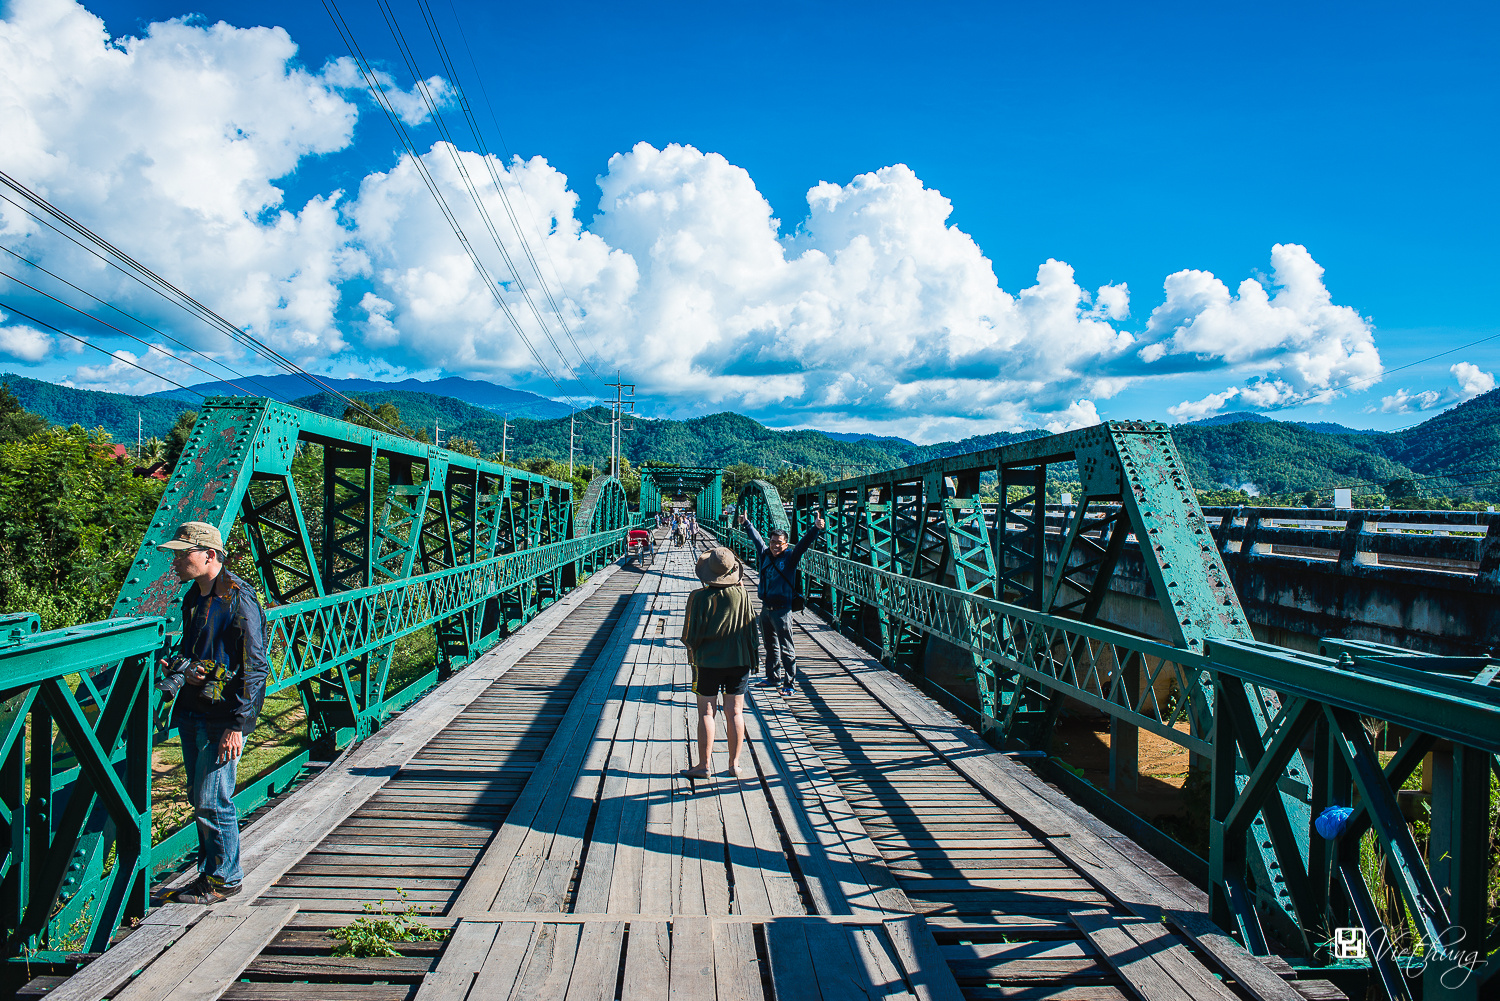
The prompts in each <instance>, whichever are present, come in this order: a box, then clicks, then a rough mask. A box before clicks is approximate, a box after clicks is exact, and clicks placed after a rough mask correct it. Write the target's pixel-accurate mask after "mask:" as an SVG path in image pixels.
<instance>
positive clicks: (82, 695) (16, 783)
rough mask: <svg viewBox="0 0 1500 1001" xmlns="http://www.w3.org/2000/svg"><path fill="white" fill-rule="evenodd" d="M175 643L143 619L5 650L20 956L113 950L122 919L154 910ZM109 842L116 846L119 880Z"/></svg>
mask: <svg viewBox="0 0 1500 1001" xmlns="http://www.w3.org/2000/svg"><path fill="white" fill-rule="evenodd" d="M30 619H31V626H32V629H34V626H35V617H34V616H32V617H30ZM164 635H165V624H164V623H163V621H162V620H161V619H160V618H147V617H142V618H136V619H128V620H115V619H110V620H106V621H104V622H95V623H89V624H88V625H83V626H77V627H74V628H71V629H57V630H53V631H51V632H46V633H36V632H34V631H32V630H31V629H28V630H26V631H25V633H24V634H23V635H22V636H20V637H17V638H15V639H14V641H12V642H5V643H0V849H3V853H4V854H3V863H0V917H3V922H4V925H3V927H4V930H5V935H6V950H7V954H8V955H17V954H22V955H31V954H36V953H37V952H39V951H41V950H43V949H48V950H50V951H54V952H56V951H61V952H87V951H102V950H103V949H104V948H106V947H107V945H108V944H109V940H110V936H111V935H113V933H114V930H115V929H116V928H117V927H118V926H119V924H120V922H121V921H122V920H124V919H126V918H130V917H139V916H142V915H144V914H145V912H146V906H147V903H148V894H149V890H150V882H149V878H150V872H151V747H150V739H151V718H152V717H151V713H152V696H153V695H154V693H155V689H154V688H153V687H152V685H151V676H152V675H151V659H152V657H153V656H154V655H155V652H156V650H157V649H158V648H159V647H160V646H161V644H162V640H163V638H164ZM103 664H110V665H111V666H110V667H109V669H107V670H104V671H98V672H97V673H91V672H93V671H95V670H96V669H97V668H98V667H99V666H101V665H103ZM70 677H76V678H77V679H78V680H77V685H76V687H70V686H69V684H68V679H69V678H70ZM105 841H108V842H109V843H110V844H111V845H113V847H114V849H115V851H114V854H113V858H112V859H110V860H109V861H110V865H109V866H108V871H107V872H106V866H105V861H106V855H105V853H104V851H102V850H101V849H102V847H103V844H104V842H105Z"/></svg>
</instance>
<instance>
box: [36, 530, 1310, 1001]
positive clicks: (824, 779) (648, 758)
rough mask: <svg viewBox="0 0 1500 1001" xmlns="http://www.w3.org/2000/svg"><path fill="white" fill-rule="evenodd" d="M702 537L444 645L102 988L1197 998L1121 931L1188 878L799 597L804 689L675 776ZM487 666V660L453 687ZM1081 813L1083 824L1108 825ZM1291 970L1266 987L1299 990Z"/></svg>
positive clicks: (689, 711)
mask: <svg viewBox="0 0 1500 1001" xmlns="http://www.w3.org/2000/svg"><path fill="white" fill-rule="evenodd" d="M693 555H694V553H693V551H692V549H691V548H688V547H684V548H679V549H668V550H666V551H665V552H663V553H662V554H660V555H659V556H658V557H657V559H656V561H655V564H654V565H653V566H651V567H650V568H647V569H645V570H644V571H642V570H640V569H638V568H619V569H616V570H615V571H613V572H612V573H611V574H610V575H608V576H607V577H606V578H605V579H604V580H603V582H602V583H601V584H600V585H599V586H598V587H597V589H596V590H594V591H593V593H592V594H589V595H588V596H587V597H583V598H580V599H579V600H578V601H577V602H576V604H575V605H573V606H572V607H571V608H569V609H567V610H566V612H567V614H566V616H563V615H561V614H559V615H557V616H555V617H554V618H553V620H551V622H550V624H546V623H542V622H541V620H538V623H536V624H534V625H536V626H537V627H538V628H537V629H536V630H534V635H533V636H532V637H531V638H530V639H528V640H526V642H530V643H532V644H533V645H532V646H531V647H530V648H529V649H528V650H526V651H525V652H521V653H519V655H518V654H517V652H516V651H518V650H519V648H516V649H515V650H513V651H512V652H511V653H509V654H507V653H506V650H507V648H508V647H510V646H511V644H512V643H513V642H518V641H521V640H522V639H523V637H521V636H518V637H516V638H515V639H514V640H513V641H508V642H507V644H502V646H501V647H500V648H498V649H497V650H496V651H494V652H492V653H491V654H490V655H488V656H489V657H497V658H504V657H507V656H508V657H509V658H510V661H508V662H507V663H508V666H505V667H503V669H502V668H500V667H495V668H486V667H485V661H484V660H483V659H482V660H481V661H480V663H478V664H476V665H475V666H474V667H473V668H471V669H469V670H467V671H465V672H460V673H459V674H458V675H456V676H455V678H454V679H453V681H452V682H449V683H447V684H445V686H443V687H440V688H439V689H438V690H437V691H435V692H434V693H432V694H431V695H429V696H428V697H427V698H425V699H423V700H422V701H421V702H419V703H417V704H416V705H415V706H414V707H413V708H412V709H411V710H409V714H410V716H411V719H409V720H402V721H398V724H397V725H395V726H393V727H392V728H390V730H389V732H388V733H383V734H382V736H381V738H378V739H377V740H373V741H371V742H369V743H370V744H371V745H372V746H371V747H370V749H369V750H368V751H367V752H361V754H357V755H355V756H354V759H353V760H351V761H350V762H349V763H348V765H347V767H346V768H345V769H344V772H345V774H346V776H347V777H346V778H344V779H340V778H339V777H338V776H337V775H335V776H331V777H330V778H329V779H328V781H327V782H325V783H323V784H322V785H318V784H316V783H309V784H308V787H307V788H305V789H303V790H299V792H298V793H295V794H293V796H291V797H289V798H288V799H287V801H286V802H284V803H283V804H281V805H280V806H278V807H277V808H276V810H273V811H271V812H270V813H268V814H267V815H266V817H265V818H263V819H262V820H261V821H260V822H259V823H257V824H256V825H255V826H254V827H252V828H249V829H247V830H246V832H245V843H246V846H247V860H251V861H253V862H254V864H253V865H252V864H248V863H247V880H246V886H247V892H246V894H245V895H244V896H243V897H240V898H234V899H232V900H231V901H229V902H227V903H226V904H223V905H219V907H218V908H216V909H215V913H214V916H213V921H212V923H210V922H207V921H205V920H204V918H203V909H201V908H200V909H189V910H177V911H173V910H172V909H171V908H165V909H163V913H162V914H161V915H154V916H153V919H154V920H159V921H163V922H167V921H175V922H177V924H176V925H174V926H173V927H174V928H178V929H179V930H178V931H177V933H176V938H173V939H170V941H173V942H175V944H172V945H170V946H167V945H165V944H163V946H162V947H161V948H159V949H157V951H156V952H153V953H151V955H150V957H148V959H147V961H145V962H141V961H140V960H139V958H136V959H133V960H131V961H132V962H135V963H136V964H137V965H138V966H143V967H144V970H143V971H142V972H141V973H140V975H139V976H137V977H136V978H135V980H134V981H132V982H130V983H129V984H128V985H127V986H125V987H124V988H123V989H122V990H120V991H118V992H117V993H114V994H113V995H112V996H115V997H118V998H122V999H128V998H131V997H140V998H145V997H150V998H151V999H152V1001H159V998H166V999H172V998H176V997H187V996H189V995H190V994H191V995H192V996H194V997H204V996H210V997H212V996H222V997H225V998H241V999H246V1001H249V999H258V1001H263V999H271V998H285V999H318V1001H329V999H335V998H358V999H361V1001H386V999H390V1001H395V999H398V998H399V999H407V998H413V997H417V998H422V999H424V1001H427V999H437V998H472V999H475V1001H480V999H491V998H499V999H504V998H516V999H527V1001H530V999H550V998H556V999H560V1001H561V999H565V998H574V997H588V998H595V999H600V1001H602V999H605V998H616V997H618V998H628V999H634V998H642V999H646V998H661V999H666V998H668V997H671V998H673V999H678V998H682V999H698V998H701V999H724V1001H728V999H747V1001H748V999H757V1001H758V999H765V1001H773V999H775V1001H787V999H793V998H807V999H820V1001H833V999H835V998H838V999H843V998H877V997H883V998H912V999H922V1001H958V999H959V998H963V997H966V998H971V999H979V998H1071V999H1085V998H1089V999H1093V998H1126V997H1132V996H1145V997H1151V998H1154V997H1176V996H1178V995H1177V994H1173V993H1172V991H1173V990H1176V991H1178V992H1179V993H1180V992H1182V991H1184V990H1187V988H1186V987H1184V984H1191V985H1192V990H1194V991H1198V992H1199V993H1196V994H1194V993H1189V994H1187V995H1186V996H1192V997H1198V996H1205V995H1204V994H1203V992H1204V991H1207V992H1208V993H1209V994H1210V995H1212V993H1213V990H1214V988H1209V987H1206V986H1205V983H1206V980H1213V979H1214V977H1213V976H1212V974H1211V973H1207V972H1201V971H1203V969H1204V967H1203V965H1202V962H1201V957H1200V956H1199V952H1201V950H1200V949H1199V948H1198V946H1197V945H1196V944H1195V943H1192V942H1190V941H1188V940H1187V939H1185V938H1180V937H1178V936H1176V935H1174V934H1172V933H1171V932H1170V931H1162V932H1161V933H1160V934H1158V935H1157V936H1156V938H1154V939H1151V940H1149V941H1146V940H1138V939H1137V938H1131V937H1130V936H1132V935H1135V936H1137V937H1139V936H1141V935H1143V934H1144V933H1143V932H1141V931H1140V929H1139V928H1138V927H1137V925H1138V924H1139V916H1138V915H1139V913H1140V908H1139V906H1138V905H1137V904H1138V902H1135V901H1134V898H1133V897H1132V896H1131V894H1130V893H1123V894H1122V893H1121V892H1120V890H1119V886H1120V885H1125V884H1128V885H1131V886H1136V885H1141V886H1145V885H1147V884H1149V888H1150V892H1151V893H1155V894H1157V896H1158V897H1159V898H1160V899H1161V900H1162V901H1164V902H1166V903H1168V904H1170V905H1172V906H1180V907H1183V908H1186V909H1189V910H1192V909H1198V908H1200V907H1201V901H1199V900H1194V899H1189V898H1188V897H1185V896H1184V895H1183V894H1182V891H1181V887H1180V886H1177V885H1175V884H1174V885H1168V884H1167V883H1163V882H1162V881H1160V880H1158V879H1156V877H1155V876H1153V875H1152V873H1150V872H1148V871H1147V869H1145V868H1141V867H1139V866H1134V865H1132V864H1130V863H1128V861H1123V860H1125V856H1124V855H1119V854H1116V855H1114V856H1110V857H1109V858H1108V859H1100V858H1099V857H1097V856H1090V857H1092V858H1094V860H1095V861H1096V862H1099V863H1100V866H1099V867H1093V868H1090V867H1088V866H1084V865H1081V864H1080V863H1079V856H1078V854H1077V852H1076V851H1072V850H1071V849H1069V850H1068V851H1072V854H1068V851H1061V850H1059V848H1058V838H1057V835H1058V834H1060V833H1064V832H1058V831H1052V830H1048V829H1047V827H1048V825H1049V824H1051V823H1054V821H1052V820H1050V819H1049V820H1045V821H1042V822H1040V824H1039V822H1038V821H1036V819H1035V818H1028V817H1025V816H1018V815H1017V814H1016V813H1015V812H1014V811H1012V810H1010V809H1006V808H1005V807H1003V806H1002V805H1000V804H1001V803H1002V802H1004V800H1003V796H1002V797H1000V798H997V795H996V793H995V790H993V789H989V788H986V787H985V785H984V782H983V781H979V780H976V778H975V773H974V771H973V769H972V764H973V762H975V761H979V762H987V761H989V759H992V758H998V757H999V756H997V755H993V753H992V752H987V751H985V750H984V749H982V748H981V747H976V746H973V745H962V746H959V744H957V743H955V744H954V746H952V747H948V748H947V749H946V751H944V750H943V749H942V748H940V747H939V746H938V745H937V744H935V743H934V739H935V738H934V737H933V736H932V732H936V731H935V730H934V729H933V728H939V729H940V728H941V726H944V725H947V723H945V722H944V721H943V720H941V719H936V720H934V719H927V720H925V722H924V720H923V719H921V718H918V717H919V716H920V714H917V715H912V713H913V712H915V710H912V712H908V710H907V709H906V708H903V706H905V705H906V704H905V703H904V702H902V701H901V700H902V699H904V698H907V697H908V696H907V695H903V694H902V693H901V692H900V691H899V690H897V689H890V690H886V689H882V688H879V687H878V686H872V683H871V682H870V681H869V677H868V675H867V674H864V673H861V672H868V671H869V670H870V665H869V664H868V663H864V664H856V663H855V662H854V660H852V659H851V657H850V656H849V655H847V653H839V652H835V651H836V650H837V648H836V647H834V646H831V645H830V642H829V639H828V636H827V635H826V633H827V630H826V628H821V627H820V626H819V625H818V624H817V623H816V622H815V621H814V620H811V619H807V620H806V621H805V622H804V624H803V626H802V627H801V628H802V629H803V632H802V634H801V636H800V637H799V641H800V644H801V646H800V650H801V653H802V656H801V668H802V676H801V678H800V679H799V688H798V691H797V692H796V693H795V694H793V695H792V696H790V697H783V696H781V695H780V694H778V693H776V692H774V691H771V690H769V689H755V690H753V692H752V694H751V696H750V698H749V700H748V707H747V711H746V720H747V727H748V730H749V746H748V748H747V751H746V754H745V757H744V759H743V764H744V765H745V766H746V767H745V769H744V772H743V776H742V777H740V778H738V779H736V778H733V777H730V776H728V775H727V774H726V768H727V761H726V760H725V756H724V750H723V743H722V721H721V726H720V733H721V742H720V744H719V751H718V754H717V756H716V760H715V773H716V774H715V777H714V778H712V779H710V780H707V781H693V780H689V779H686V778H684V777H682V776H681V775H680V774H679V771H680V769H682V768H685V767H686V766H687V765H688V763H689V755H690V754H691V741H692V739H693V733H694V726H695V720H694V716H695V712H694V708H693V696H692V694H691V691H690V687H689V685H690V681H691V670H690V668H689V666H688V664H687V661H686V656H685V651H684V650H683V649H682V647H681V645H680V643H678V642H677V639H676V637H677V635H678V634H679V632H680V630H681V617H682V612H683V606H684V603H685V600H686V596H687V594H688V592H689V591H690V590H691V589H692V588H693V587H695V586H696V585H697V581H696V580H695V578H694V577H693V575H692V572H691V567H692V558H693ZM528 628H531V627H528ZM497 663H498V662H497ZM484 670H491V673H497V672H498V673H497V676H495V677H494V679H493V680H492V681H490V682H489V683H488V684H480V683H478V682H473V683H470V685H469V687H468V688H467V689H466V688H464V687H462V682H463V678H464V676H465V675H466V674H468V673H469V672H470V671H474V672H483V671H484ZM877 670H878V668H877ZM476 677H481V678H482V677H484V675H482V673H481V674H477V675H476ZM886 677H887V678H890V680H891V683H892V684H898V685H904V682H899V681H897V680H896V679H894V678H893V677H891V676H889V675H886ZM908 691H909V693H910V696H911V697H914V698H918V699H920V698H921V696H920V695H916V693H915V690H914V689H909V686H908ZM892 692H895V695H892V694H891V693H892ZM445 699H446V700H447V703H446V705H447V707H448V709H447V713H448V714H447V715H446V716H445V715H443V711H442V710H443V707H444V705H445V702H444V700H445ZM913 705H915V703H913ZM949 722H951V721H949ZM924 726H926V727H928V730H924V729H923V727H924ZM424 728H425V729H424ZM929 731H931V732H929ZM382 740H383V741H384V742H383V743H382ZM407 742H409V743H410V744H411V745H412V746H411V747H410V748H409V749H407V750H405V751H403V750H401V747H402V746H403V745H404V744H405V743H407ZM1001 760H1002V761H1003V760H1004V759H1001ZM391 762H395V766H394V767H392V765H391V764H390V763H391ZM1004 766H1008V767H1012V768H1014V767H1015V766H1014V765H1012V764H1011V763H1010V762H1008V761H1004ZM991 767H1002V766H1001V765H991ZM339 782H342V783H343V785H339V784H338V783H339ZM340 790H342V791H340ZM351 803H352V808H349V807H350V804H351ZM1074 809H1075V810H1076V808H1074ZM339 810H343V811H344V812H343V813H339V812H338V811H339ZM278 811H279V813H278ZM320 811H321V812H320ZM1084 817H1085V815H1084V814H1083V813H1082V811H1081V810H1078V811H1077V816H1076V820H1077V824H1078V827H1079V831H1080V833H1083V831H1084V828H1086V827H1087V828H1088V829H1089V830H1096V829H1097V828H1099V827H1100V826H1101V825H1099V824H1098V822H1097V821H1093V820H1092V818H1088V820H1085V819H1084ZM299 825H300V826H299ZM320 825H321V826H320ZM287 832H291V833H290V834H288V833H287ZM1111 833H1113V832H1111ZM1115 837H1116V838H1118V835H1115ZM1121 840H1123V839H1121ZM1098 854H1099V855H1106V854H1107V852H1104V851H1103V850H1100V851H1099V853H1098ZM1106 862H1107V863H1108V864H1107V865H1106ZM1121 865H1129V866H1130V868H1131V869H1132V872H1131V873H1129V874H1128V876H1127V875H1126V874H1123V873H1122V872H1121V871H1120V868H1119V867H1120V866H1121ZM1111 866H1113V867H1114V868H1111ZM1122 881H1123V882H1122ZM179 906H180V905H179ZM402 908H410V909H411V910H413V911H415V912H417V915H418V916H419V918H420V920H421V921H422V922H424V923H425V924H427V925H429V926H431V927H434V928H438V929H443V930H446V932H447V937H446V939H445V940H442V941H409V942H404V941H393V942H390V943H389V951H390V952H391V953H393V954H391V955H371V956H356V957H347V956H336V955H334V954H333V953H334V951H335V949H336V948H338V947H339V946H340V944H341V943H340V940H339V939H338V937H337V933H338V932H339V930H340V929H341V928H343V927H345V926H347V925H349V924H350V923H352V922H355V921H357V920H359V919H361V918H363V917H366V916H368V914H369V912H370V911H371V910H375V911H379V910H381V909H384V910H386V911H390V910H393V909H402ZM1120 936H1124V938H1123V939H1121V938H1120ZM1162 936H1166V937H1165V938H1163V937H1162ZM126 941H129V939H127V940H126ZM164 941H165V940H164ZM1121 942H1123V943H1125V944H1124V945H1121V944H1120V943H1121ZM1189 946H1191V951H1190V950H1189ZM110 959H111V956H110V954H108V953H107V954H106V955H105V956H104V957H103V958H101V959H100V960H98V961H97V962H98V963H99V964H107V963H108V962H109V961H110ZM105 968H106V967H105V966H101V967H100V969H101V970H103V969H105ZM194 970H198V971H199V972H198V973H196V974H194V973H193V971H194ZM173 971H185V972H183V973H182V975H181V976H179V977H177V979H176V980H173V979H172V978H173V977H174V976H176V974H175V973H174V972H173ZM1185 971H1186V972H1185ZM1218 972H1221V973H1222V972H1223V971H1222V970H1219V971H1218ZM1200 973H1201V975H1200ZM125 976H128V973H127V974H126V975H125ZM194 977H196V978H197V979H194ZM204 977H208V978H209V980H210V983H209V984H207V985H205V983H204V980H203V978H204ZM1162 978H1165V980H1163V979H1162ZM1205 978H1206V980H1205ZM76 979H77V978H75V980H76ZM1159 981H1160V982H1161V983H1169V984H1172V985H1175V987H1161V986H1160V984H1159V983H1158V982H1159ZM122 982H123V980H122ZM1215 982H1216V983H1217V982H1218V981H1215ZM1152 985H1156V986H1152ZM71 986H73V983H72V982H69V983H64V984H62V985H61V986H59V987H58V988H57V991H56V992H55V996H58V997H64V998H66V997H68V996H69V994H68V991H69V989H70V987H71ZM1223 990H1225V991H1226V993H1225V995H1224V996H1225V997H1229V996H1234V995H1233V994H1232V991H1231V989H1230V988H1223ZM1287 992H1288V993H1287V994H1285V995H1279V996H1277V997H1276V1001H1295V999H1297V998H1301V997H1303V996H1304V995H1301V994H1298V993H1296V992H1295V990H1294V988H1293V987H1290V986H1289V987H1287ZM77 996H79V997H82V996H85V995H84V994H82V993H79V994H77ZM100 996H103V995H100ZM1319 996H1320V997H1328V996H1329V995H1327V994H1326V993H1324V994H1321V995H1319ZM1257 997H1260V996H1259V995H1257ZM1261 1001H1270V999H1269V998H1262V999H1261Z"/></svg>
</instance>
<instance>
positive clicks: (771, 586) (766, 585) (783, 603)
mask: <svg viewBox="0 0 1500 1001" xmlns="http://www.w3.org/2000/svg"><path fill="white" fill-rule="evenodd" d="M745 528H746V529H747V530H748V531H749V533H750V541H751V542H753V543H755V556H756V561H757V564H758V566H757V567H756V569H758V570H759V571H760V586H759V587H757V588H756V591H757V593H759V594H760V602H761V604H762V605H765V606H766V607H767V608H786V607H787V606H788V605H790V604H791V603H792V599H793V598H795V597H796V596H797V564H798V563H799V562H800V561H801V559H802V554H803V553H805V552H807V547H808V546H811V545H812V544H813V543H814V542H816V541H817V539H818V532H819V529H818V528H816V527H814V528H812V529H809V530H808V532H807V534H805V535H803V536H802V538H800V539H798V540H797V544H796V545H795V546H792V547H791V548H789V549H783V550H782V551H781V555H780V556H772V555H771V550H770V549H769V548H767V546H766V540H765V539H762V538H761V537H760V533H759V532H757V531H756V530H755V523H754V522H751V521H747V522H745Z"/></svg>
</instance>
